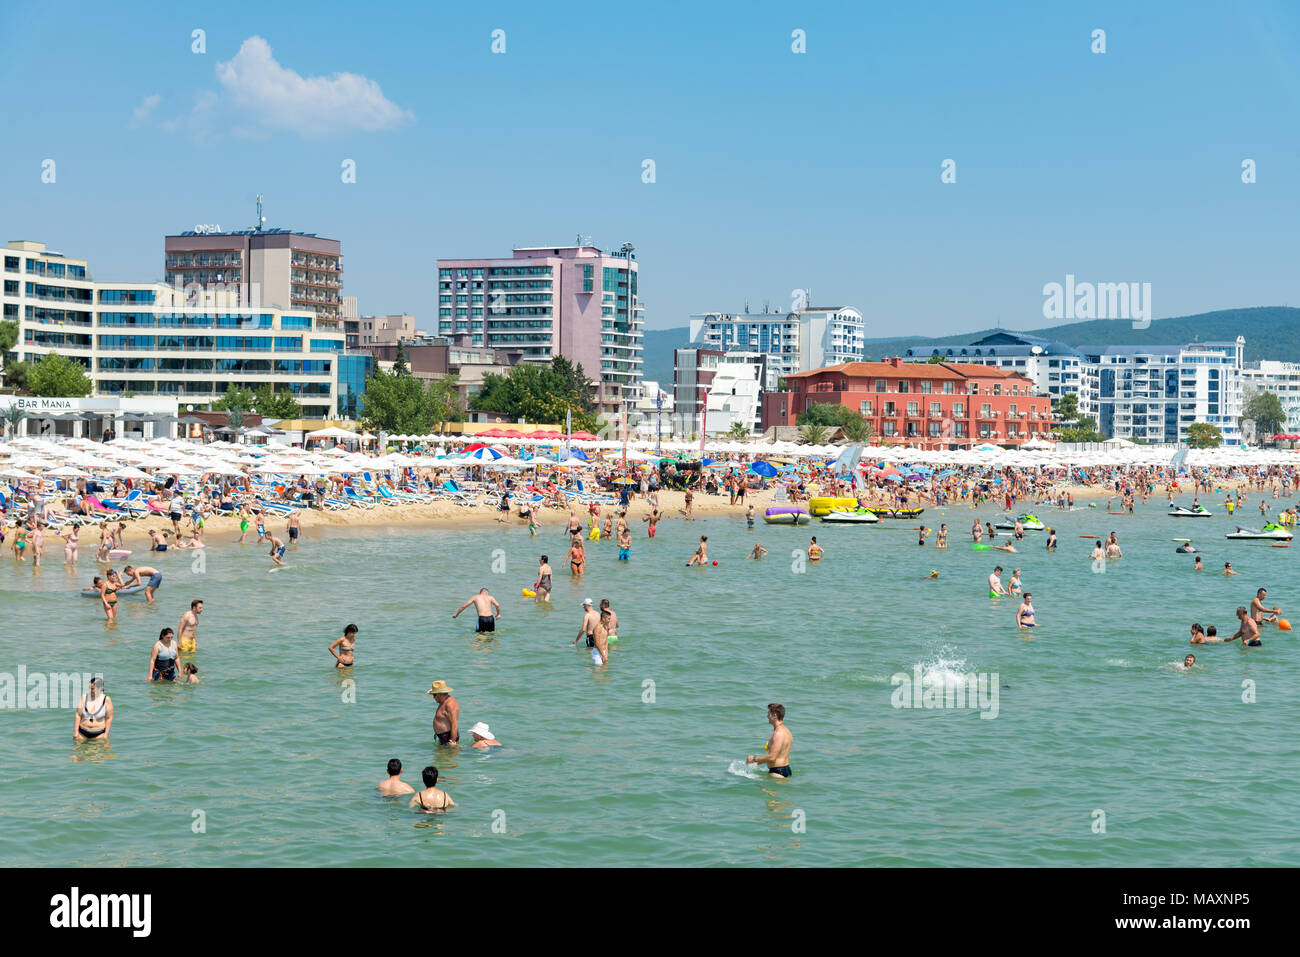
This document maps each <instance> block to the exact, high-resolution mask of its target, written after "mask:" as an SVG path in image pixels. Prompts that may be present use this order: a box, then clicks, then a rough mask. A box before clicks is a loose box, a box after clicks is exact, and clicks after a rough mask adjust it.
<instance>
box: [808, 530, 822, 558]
mask: <svg viewBox="0 0 1300 957" xmlns="http://www.w3.org/2000/svg"><path fill="white" fill-rule="evenodd" d="M822 554H823V552H822V547H821V546H820V545H818V544H817V536H816V535H814V536H813V539H812V541H811V542H810V543H809V545H808V561H810V562H819V561H821V559H822Z"/></svg>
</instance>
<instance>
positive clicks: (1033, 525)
mask: <svg viewBox="0 0 1300 957" xmlns="http://www.w3.org/2000/svg"><path fill="white" fill-rule="evenodd" d="M1020 527H1021V528H1023V529H1024V530H1025V531H1026V532H1041V531H1045V530H1046V529H1047V526H1046V525H1044V524H1043V523H1042V522H1040V521H1039V520H1038V516H1037V515H1032V514H1031V515H1021V516H1020ZM994 528H1000V529H1003V530H1005V531H1008V532H1014V531H1015V530H1016V523H1015V522H1014V521H1013V520H1011V519H1004V520H1003V521H1001V522H998V524H997V525H995V526H994Z"/></svg>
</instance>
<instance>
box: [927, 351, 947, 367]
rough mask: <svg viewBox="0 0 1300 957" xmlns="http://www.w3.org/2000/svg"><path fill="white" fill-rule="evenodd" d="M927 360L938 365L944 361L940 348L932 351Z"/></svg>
mask: <svg viewBox="0 0 1300 957" xmlns="http://www.w3.org/2000/svg"><path fill="white" fill-rule="evenodd" d="M925 361H926V362H928V363H930V364H931V365H938V364H939V363H940V362H942V361H943V356H941V355H939V350H938V349H935V350H934V352H932V353H930V358H928V359H926V360H925Z"/></svg>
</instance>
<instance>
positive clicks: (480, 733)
mask: <svg viewBox="0 0 1300 957" xmlns="http://www.w3.org/2000/svg"><path fill="white" fill-rule="evenodd" d="M469 733H470V735H472V736H473V738H474V744H473V747H475V748H480V749H482V748H499V747H501V742H500V741H498V740H497V738H496V735H494V734H493V733H492V729H491V728H489V727H488V726H487V723H486V722H483V721H480V722H479V723H478V724H476V725H474V727H472V728H470V729H469Z"/></svg>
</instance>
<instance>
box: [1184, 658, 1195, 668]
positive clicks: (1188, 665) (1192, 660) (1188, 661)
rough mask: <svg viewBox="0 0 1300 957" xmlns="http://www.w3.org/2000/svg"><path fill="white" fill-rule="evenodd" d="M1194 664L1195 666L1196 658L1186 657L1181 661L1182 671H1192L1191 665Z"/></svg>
mask: <svg viewBox="0 0 1300 957" xmlns="http://www.w3.org/2000/svg"><path fill="white" fill-rule="evenodd" d="M1194 664H1196V656H1195V655H1188V656H1187V657H1186V658H1184V659H1183V670H1184V671H1190V670H1191V669H1192V665H1194Z"/></svg>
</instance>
